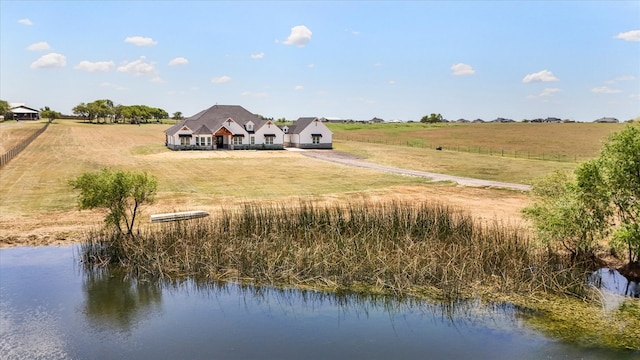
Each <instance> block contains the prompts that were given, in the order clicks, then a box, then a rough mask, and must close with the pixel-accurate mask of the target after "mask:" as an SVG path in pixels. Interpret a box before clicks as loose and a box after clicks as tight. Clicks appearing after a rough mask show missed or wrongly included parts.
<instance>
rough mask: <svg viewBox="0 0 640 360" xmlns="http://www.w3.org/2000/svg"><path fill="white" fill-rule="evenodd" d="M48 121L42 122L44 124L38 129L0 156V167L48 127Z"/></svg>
mask: <svg viewBox="0 0 640 360" xmlns="http://www.w3.org/2000/svg"><path fill="white" fill-rule="evenodd" d="M49 124H50V122H47V123H46V124H44V126H43V127H42V128H40V129H38V130H36V131H35V132H34V133H33V134H31V135H29V137H28V138H26V139H24V140H23V141H22V142H21V143H20V144H18V145H16V146H14V147H13V148H12V149H11V150H9V151H7V152H6V153H4V154H2V155H1V156H0V168H1V167H3V166H5V165H6V164H7V163H9V161H11V159H13V158H14V157H16V156H17V155H18V154H19V153H20V152H21V151H22V150H24V149H25V148H26V147H27V146H29V144H31V142H32V141H33V140H35V138H37V137H38V136H39V135H40V134H42V133H43V132H44V131H45V130H47V127H49Z"/></svg>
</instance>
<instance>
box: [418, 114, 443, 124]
mask: <svg viewBox="0 0 640 360" xmlns="http://www.w3.org/2000/svg"><path fill="white" fill-rule="evenodd" d="M442 120H443V117H442V115H440V114H435V113H431V115H429V116H427V115H425V116H423V117H422V119H420V122H421V123H430V124H433V123H439V122H442Z"/></svg>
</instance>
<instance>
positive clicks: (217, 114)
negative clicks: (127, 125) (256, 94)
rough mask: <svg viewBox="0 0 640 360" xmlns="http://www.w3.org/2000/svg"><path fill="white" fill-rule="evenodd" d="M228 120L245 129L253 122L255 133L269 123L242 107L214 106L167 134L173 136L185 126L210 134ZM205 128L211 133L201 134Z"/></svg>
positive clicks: (169, 129) (197, 131)
mask: <svg viewBox="0 0 640 360" xmlns="http://www.w3.org/2000/svg"><path fill="white" fill-rule="evenodd" d="M227 119H232V120H233V121H235V122H236V123H238V124H239V125H240V126H243V127H244V126H245V124H246V123H248V122H249V121H251V122H253V124H254V126H253V129H254V131H255V130H258V129H260V128H261V127H263V126H264V125H265V124H266V123H267V120H262V119H261V118H260V117H259V116H258V115H255V114H252V113H251V112H249V111H248V110H246V109H245V108H243V107H242V106H239V105H214V106H212V107H210V108H208V109H205V110H202V111H200V112H199V113H197V114H195V115H193V116H191V117H188V118H186V119H184V120H182V121H181V122H179V123H177V124H175V125H173V126H172V127H170V128H168V129H167V130H166V131H165V133H167V134H169V135H173V134H175V133H176V132H178V131H179V130H180V129H182V128H183V127H184V126H187V127H188V128H189V129H191V130H192V131H194V133H198V134H210V133H213V132H215V131H217V130H218V129H219V128H220V127H222V126H223V125H224V123H225V121H227ZM203 126H204V127H206V128H207V129H209V131H210V132H201V131H206V130H204V129H201V128H202V127H203Z"/></svg>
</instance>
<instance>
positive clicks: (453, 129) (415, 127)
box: [329, 123, 624, 162]
mask: <svg viewBox="0 0 640 360" xmlns="http://www.w3.org/2000/svg"><path fill="white" fill-rule="evenodd" d="M329 127H330V128H331V130H332V131H334V138H335V139H337V140H344V141H362V142H369V143H377V144H387V145H400V146H405V147H406V146H410V147H418V148H429V149H434V148H435V147H438V146H441V147H442V148H443V150H445V151H457V152H465V153H476V154H478V153H480V154H486V155H492V156H499V157H502V156H504V157H517V158H524V159H544V160H554V161H569V162H576V161H583V160H586V159H590V158H593V157H595V156H597V155H598V152H599V151H600V147H601V145H602V141H603V140H605V139H606V138H607V136H608V135H609V134H611V133H613V132H616V131H619V130H621V129H622V128H623V127H624V124H598V123H561V124H553V123H445V124H423V123H390V124H330V125H329Z"/></svg>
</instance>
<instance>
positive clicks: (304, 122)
mask: <svg viewBox="0 0 640 360" xmlns="http://www.w3.org/2000/svg"><path fill="white" fill-rule="evenodd" d="M317 119H318V118H315V117H301V118H299V119H298V120H296V122H294V123H293V125H291V126H289V134H300V133H301V132H302V130H304V129H306V128H307V126H309V125H310V124H311V123H312V122H314V121H315V120H317Z"/></svg>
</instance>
